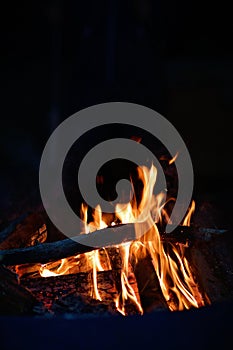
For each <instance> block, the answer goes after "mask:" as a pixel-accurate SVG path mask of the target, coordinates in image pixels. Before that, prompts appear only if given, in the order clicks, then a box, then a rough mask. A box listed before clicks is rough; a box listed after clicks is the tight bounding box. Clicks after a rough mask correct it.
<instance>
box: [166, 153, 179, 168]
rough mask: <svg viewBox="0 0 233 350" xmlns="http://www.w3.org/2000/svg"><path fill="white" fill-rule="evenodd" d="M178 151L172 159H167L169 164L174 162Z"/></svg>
mask: <svg viewBox="0 0 233 350" xmlns="http://www.w3.org/2000/svg"><path fill="white" fill-rule="evenodd" d="M178 155H179V153H178V152H177V153H176V154H175V155H174V157H173V158H172V159H170V160H169V162H168V164H169V165H171V164H172V163H175V161H176V159H177V157H178Z"/></svg>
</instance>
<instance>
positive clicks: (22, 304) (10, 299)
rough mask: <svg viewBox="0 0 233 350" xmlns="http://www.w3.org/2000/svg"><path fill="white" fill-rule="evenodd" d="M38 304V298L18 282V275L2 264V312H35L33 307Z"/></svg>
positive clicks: (0, 281) (0, 267)
mask: <svg viewBox="0 0 233 350" xmlns="http://www.w3.org/2000/svg"><path fill="white" fill-rule="evenodd" d="M37 304H38V301H37V300H36V298H35V297H33V295H32V294H31V293H30V292H29V291H28V290H26V289H25V288H23V287H22V286H20V285H19V284H18V279H17V275H16V274H15V273H13V272H12V271H10V270H8V269H7V268H5V267H3V266H0V314H1V315H3V314H4V315H27V314H28V315H29V314H33V313H34V312H33V308H34V307H35V306H36V305H37Z"/></svg>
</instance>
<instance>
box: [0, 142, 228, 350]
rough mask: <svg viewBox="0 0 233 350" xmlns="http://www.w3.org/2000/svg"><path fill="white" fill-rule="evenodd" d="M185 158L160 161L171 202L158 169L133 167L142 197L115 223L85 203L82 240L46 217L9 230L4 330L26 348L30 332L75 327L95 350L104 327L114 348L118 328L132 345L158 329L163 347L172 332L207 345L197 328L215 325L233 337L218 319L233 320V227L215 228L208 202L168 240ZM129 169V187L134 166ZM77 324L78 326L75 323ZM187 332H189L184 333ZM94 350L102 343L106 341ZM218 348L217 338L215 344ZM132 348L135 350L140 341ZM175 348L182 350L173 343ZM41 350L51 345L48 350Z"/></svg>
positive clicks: (1, 252) (21, 220) (0, 281)
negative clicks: (159, 186)
mask: <svg viewBox="0 0 233 350" xmlns="http://www.w3.org/2000/svg"><path fill="white" fill-rule="evenodd" d="M133 138H134V140H136V141H137V142H140V139H139V138H137V137H133ZM177 157H179V154H178V153H177V155H176V156H175V157H174V158H171V157H169V156H167V155H161V156H160V161H161V163H162V164H163V170H164V172H165V174H166V178H167V179H169V181H168V189H167V192H168V195H167V194H166V196H165V194H164V193H161V192H159V193H157V192H156V191H155V188H156V183H157V182H156V181H157V169H156V167H155V166H154V165H153V164H152V165H151V167H150V168H149V167H147V166H145V165H142V166H137V167H136V168H135V166H134V167H133V168H132V164H131V165H130V167H129V169H130V171H129V172H128V178H129V179H130V181H131V184H132V188H133V195H132V196H131V199H130V200H129V201H128V202H126V203H119V204H117V205H116V206H115V212H114V213H113V214H111V215H110V214H107V213H105V212H102V210H101V207H100V206H97V207H96V208H90V207H88V205H87V204H85V202H81V205H80V206H79V211H80V217H81V218H82V220H83V225H82V227H80V228H79V230H77V237H78V240H77V239H75V238H76V237H75V236H74V237H72V239H71V238H67V237H65V236H64V235H63V234H62V233H61V232H59V231H58V230H57V229H56V228H55V227H54V225H53V224H52V223H51V221H50V219H49V217H48V215H47V213H46V212H45V210H44V209H43V208H41V207H40V208H39V209H37V210H34V211H33V212H29V213H25V214H23V215H22V216H20V217H18V218H16V219H15V220H13V221H12V222H11V223H10V224H8V225H6V227H5V228H4V229H3V230H2V231H1V233H0V263H1V265H0V277H1V278H0V312H1V320H2V321H3V323H5V324H6V323H7V322H10V323H11V324H12V325H15V326H16V327H17V329H18V330H17V332H16V333H15V334H17V337H19V338H18V339H21V341H22V342H23V337H22V335H21V332H22V333H23V330H22V329H23V328H24V327H26V328H27V329H30V332H32V334H34V330H33V327H34V326H35V328H36V327H44V326H43V324H44V325H45V324H46V325H47V322H50V321H51V320H52V323H49V326H48V328H50V330H51V331H53V329H55V328H58V329H61V327H64V328H67V327H70V331H71V332H72V333H73V332H75V327H76V326H75V325H78V327H80V329H81V333H82V332H83V335H84V338H83V339H81V340H80V339H79V342H78V344H81V345H82V346H83V345H86V344H87V343H88V341H89V339H88V340H87V338H86V337H87V335H86V334H87V333H88V332H87V330H86V328H85V327H87V328H88V329H89V327H90V328H91V329H92V328H93V327H95V329H96V334H99V335H100V334H102V327H104V328H105V329H106V331H107V332H109V333H108V335H107V336H105V339H107V342H108V344H109V342H110V337H111V334H112V333H111V331H109V327H115V328H116V330H119V332H122V333H121V334H122V337H124V338H125V337H126V336H127V334H128V333H127V332H126V331H124V329H122V327H123V328H124V326H123V325H125V327H127V329H128V332H129V337H130V339H131V338H132V336H131V333H130V332H133V331H134V332H135V330H138V331H139V329H140V331H141V332H142V334H144V337H145V333H147V332H148V333H149V334H150V335H148V334H147V335H146V336H147V341H148V342H149V341H151V340H152V334H153V333H154V329H156V328H157V329H158V332H160V338H159V339H157V340H156V342H157V344H163V339H164V338H167V334H165V333H167V332H168V334H169V337H170V336H171V337H172V336H175V334H176V332H177V333H179V334H180V337H181V338H183V339H185V338H186V339H187V337H190V336H191V335H190V331H189V327H193V331H192V332H193V333H192V334H195V336H194V338H195V339H196V332H199V336H200V337H203V336H204V334H205V332H203V330H202V331H200V327H197V325H199V326H200V325H203V327H204V323H205V322H208V323H209V326H210V327H211V328H212V329H213V331H214V332H215V330H216V329H217V330H218V332H220V334H221V333H224V332H225V331H226V328H221V327H223V325H221V327H219V323H218V326H216V324H215V323H214V321H213V320H214V319H216V317H218V316H217V315H218V313H219V315H220V316H221V315H222V317H224V318H226V317H229V315H230V312H232V299H233V293H232V290H233V277H232V276H233V266H232V260H233V259H232V258H233V257H232V248H233V240H232V232H231V230H230V229H229V227H225V226H221V227H216V226H214V225H211V215H213V213H212V212H211V206H208V205H206V202H203V201H202V200H201V199H198V200H192V201H191V203H190V207H189V209H188V210H187V213H186V216H185V218H184V219H183V221H182V222H181V224H180V225H179V226H177V227H176V228H175V229H174V230H173V231H172V232H171V233H167V232H166V231H165V228H166V227H167V225H168V226H170V227H172V222H170V213H171V211H172V209H173V207H174V204H175V202H176V197H175V191H176V188H177V173H176V167H175V160H176V158H177ZM119 162H121V161H120V160H118V163H117V169H120V170H121V171H120V177H121V176H122V169H126V166H125V164H124V165H123V166H122V163H119ZM123 163H124V162H123ZM106 169H107V172H109V171H108V167H107V168H105V169H102V172H100V173H99V174H98V176H97V184H98V186H99V190H100V192H101V191H102V192H104V191H105V193H104V195H105V196H106V193H107V195H109V196H110V197H111V194H110V193H109V190H108V186H107V191H106V188H105V185H106V183H105V179H106V176H105V175H106V174H105V172H106ZM113 174H114V175H115V172H114V171H113ZM123 177H124V176H123ZM115 180H116V179H115ZM115 180H114V181H115ZM76 210H77V208H76ZM142 213H143V216H142ZM207 217H208V220H206V219H205V218H207ZM205 222H206V224H205ZM142 231H143V234H141V232H142ZM100 237H104V242H105V245H104V246H103V247H101V248H100V247H98V246H97V247H96V246H95V244H94V243H95V242H96V241H98V240H99V238H100ZM90 242H91V243H92V244H90ZM93 242H94V243H93ZM230 310H231V311H230ZM122 318H125V320H126V321H122ZM21 320H22V322H21ZM68 320H69V321H68ZM70 321H72V322H73V323H69V324H68V323H66V322H70ZM31 322H32V323H31ZM82 322H83V323H82ZM121 322H124V323H121ZM186 322H187V323H186ZM150 323H153V327H152V325H151V324H150ZM213 323H214V324H213ZM188 324H189V325H188ZM32 325H34V326H32ZM172 325H175V326H172ZM177 325H180V327H182V328H183V329H179V330H178V329H177ZM154 327H155V328H154ZM14 328H15V327H14ZM45 328H46V331H45V333H44V334H46V336H48V335H49V331H48V328H47V326H46V327H45ZM151 328H152V329H151ZM3 329H5V326H4V327H3ZM92 331H93V330H92ZM81 333H79V334H80V337H81ZM181 333H182V335H181ZM183 333H185V336H184V335H183ZM7 334H8V335H7ZM206 334H208V332H207V333H206ZM8 336H9V333H7V332H6V333H5V337H8ZM192 336H193V335H192ZM9 337H10V336H9ZM72 337H73V336H72ZM72 337H71V339H73V338H72ZM134 337H135V335H134V336H133V338H134ZM175 337H176V338H177V337H178V335H177V334H176V336H175ZM58 339H60V338H58ZM94 339H95V340H94ZM5 341H6V343H7V344H9V341H8V339H6V340H5ZM59 341H60V340H59ZM59 341H58V343H59ZM70 341H73V340H70ZM92 341H93V344H94V343H96V342H97V340H96V337H94V338H93V339H92V340H91V342H90V343H92ZM216 341H217V340H216V339H215V337H214V336H212V343H215V342H216ZM125 342H126V343H129V344H130V345H131V346H132V345H133V344H134V343H135V342H137V341H136V340H135V339H133V340H132V339H131V340H125ZM140 342H141V339H140V341H139V343H140ZM68 343H69V341H68V342H66V345H68ZM139 343H138V344H139ZM168 343H169V344H170V345H172V340H168ZM28 344H32V343H31V342H30V341H29V342H28ZM39 344H43V342H42V340H40V341H39V342H38V348H39ZM93 344H92V345H93ZM119 344H120V343H119ZM119 344H118V345H119ZM194 344H195V341H194V343H193V344H192V345H193V347H194ZM203 344H207V343H205V342H204V343H203ZM114 345H116V342H115V343H114ZM192 345H190V347H192ZM59 346H60V345H59V344H57V345H56V348H57V349H59V348H60V347H59ZM119 346H120V345H119ZM195 346H196V345H195ZM33 347H35V348H36V346H35V344H33ZM101 347H104V345H103V344H101ZM116 348H117V347H116Z"/></svg>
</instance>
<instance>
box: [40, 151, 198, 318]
mask: <svg viewBox="0 0 233 350" xmlns="http://www.w3.org/2000/svg"><path fill="white" fill-rule="evenodd" d="M177 156H178V153H177V154H176V155H175V157H174V158H173V159H171V160H170V161H169V164H172V163H173V162H174V161H175V160H176V158H177ZM156 178H157V169H156V168H155V166H154V165H152V166H151V168H150V169H148V168H147V167H145V166H141V167H138V179H139V180H140V181H141V182H142V183H143V189H142V193H141V198H140V202H139V203H137V202H136V197H135V196H134V197H133V199H132V200H131V202H129V203H126V204H117V205H116V207H115V218H116V219H117V220H118V221H120V223H123V224H126V223H134V225H135V231H136V234H137V237H139V238H138V240H136V241H134V242H132V243H127V244H121V245H120V246H119V247H118V248H119V252H120V254H121V259H122V262H121V266H120V269H121V271H120V282H121V288H120V290H118V295H117V297H116V298H115V304H116V308H117V310H118V311H119V312H120V313H121V314H123V315H126V314H127V312H126V308H125V303H126V301H127V300H130V301H131V302H132V303H134V304H135V306H136V308H137V310H138V312H139V313H140V314H142V313H143V310H142V306H141V304H140V300H139V299H138V296H137V295H136V294H135V291H134V289H133V288H132V286H131V285H130V283H129V275H130V271H129V265H130V264H129V262H130V261H131V256H132V255H133V256H134V257H135V259H136V261H138V260H139V258H142V257H144V256H146V255H147V254H149V255H150V256H151V259H152V263H153V267H154V270H155V272H156V274H157V277H158V280H159V283H160V288H161V292H162V294H163V296H164V298H165V300H166V302H167V305H168V308H169V309H170V310H171V311H174V310H183V309H189V308H191V307H196V308H197V307H200V306H203V305H204V301H203V297H202V295H201V293H200V292H199V289H198V286H197V283H196V282H195V280H194V278H193V275H192V271H191V269H190V267H189V263H188V261H187V258H186V257H185V248H184V246H181V245H180V244H177V245H173V244H171V243H169V244H168V243H166V244H165V243H163V242H162V241H161V238H160V234H159V230H158V227H157V223H159V222H161V221H163V220H165V221H166V222H169V216H168V214H167V212H166V210H165V208H164V207H165V204H166V203H167V202H166V195H165V194H164V193H160V194H159V195H156V196H155V195H154V193H153V191H154V187H155V185H156ZM170 200H174V199H173V198H172V199H170ZM194 210H195V203H194V201H192V204H191V207H190V209H189V211H188V213H187V215H186V217H185V219H184V221H183V225H184V226H189V225H190V220H191V215H192V214H193V212H194ZM87 212H88V208H87V206H86V205H84V204H83V205H82V206H81V218H82V219H83V227H82V233H83V234H88V233H89V232H92V231H94V230H98V229H102V228H105V227H107V226H108V225H115V222H110V223H108V225H107V223H106V222H105V221H104V215H103V213H102V211H101V207H100V206H99V205H98V206H97V207H96V208H95V210H94V211H93V215H92V216H93V221H92V222H90V223H88V213H87ZM142 232H143V233H144V232H146V234H144V235H143V236H142V235H141V233H142ZM102 251H103V254H100V250H96V251H92V252H89V253H86V254H81V255H77V256H73V257H69V258H67V259H62V260H60V261H59V262H53V263H48V264H45V265H41V267H40V270H39V272H40V274H41V276H42V277H49V276H57V275H62V274H67V273H72V271H73V269H75V268H76V269H78V268H79V266H82V269H85V271H89V272H92V288H91V296H92V297H93V298H94V299H98V300H102V299H101V295H100V293H99V290H98V283H97V272H98V271H104V270H111V269H112V266H111V259H110V257H109V255H108V251H107V249H102ZM80 268H81V267H80ZM76 271H77V270H76Z"/></svg>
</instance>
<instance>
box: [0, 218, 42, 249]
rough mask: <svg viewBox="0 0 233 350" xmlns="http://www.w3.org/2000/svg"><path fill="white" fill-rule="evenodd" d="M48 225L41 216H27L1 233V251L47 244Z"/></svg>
mask: <svg viewBox="0 0 233 350" xmlns="http://www.w3.org/2000/svg"><path fill="white" fill-rule="evenodd" d="M46 238H47V230H46V225H45V223H44V218H43V216H42V215H41V214H38V213H32V214H25V215H22V216H21V217H19V218H18V219H16V220H15V221H13V222H12V224H11V225H10V226H8V227H7V228H6V229H5V230H4V231H2V232H1V233H0V249H1V250H6V249H14V248H23V247H27V246H33V245H35V244H37V243H43V242H45V240H46Z"/></svg>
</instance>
